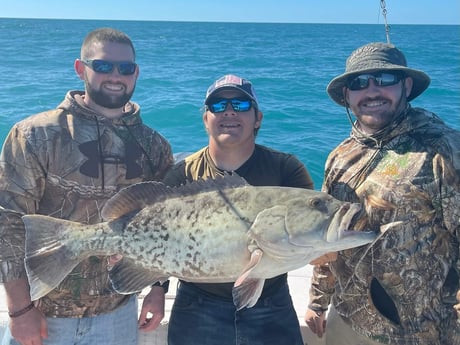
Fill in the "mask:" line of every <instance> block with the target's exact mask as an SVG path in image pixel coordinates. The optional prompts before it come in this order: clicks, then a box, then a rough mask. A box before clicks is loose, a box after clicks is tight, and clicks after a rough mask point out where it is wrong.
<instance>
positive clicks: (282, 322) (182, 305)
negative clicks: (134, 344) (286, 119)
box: [163, 75, 313, 345]
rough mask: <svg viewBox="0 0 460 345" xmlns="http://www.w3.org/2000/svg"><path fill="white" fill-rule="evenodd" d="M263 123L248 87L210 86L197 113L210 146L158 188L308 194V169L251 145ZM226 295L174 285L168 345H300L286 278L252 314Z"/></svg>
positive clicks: (209, 287)
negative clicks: (201, 185) (205, 182)
mask: <svg viewBox="0 0 460 345" xmlns="http://www.w3.org/2000/svg"><path fill="white" fill-rule="evenodd" d="M262 117H263V115H262V112H261V111H260V110H259V104H258V101H257V97H256V93H255V91H254V88H253V86H252V83H251V82H250V81H248V80H246V79H242V78H240V77H238V76H235V75H225V76H223V77H221V78H220V79H218V80H216V81H215V82H214V83H213V84H212V85H211V86H210V87H209V89H208V90H207V93H206V99H205V109H204V113H203V122H204V125H205V128H206V131H207V133H208V135H209V143H208V146H206V147H204V148H202V149H201V150H199V151H198V152H196V153H193V154H191V155H190V156H188V157H186V158H185V159H184V160H182V161H180V162H178V163H177V164H176V165H175V166H174V167H173V168H172V169H171V170H170V171H169V172H168V174H167V175H166V177H165V178H164V180H163V181H164V182H165V183H166V184H167V185H169V186H178V185H181V184H184V183H186V182H187V181H189V182H191V181H194V180H197V179H200V178H203V179H207V178H214V177H216V176H219V175H220V176H222V175H224V174H228V173H230V174H232V173H236V174H238V175H240V176H242V177H243V178H245V179H246V181H247V182H248V183H249V184H251V185H255V186H286V187H297V188H309V189H313V182H312V179H311V177H310V175H309V173H308V171H307V169H306V168H305V166H304V165H303V164H302V163H301V162H300V161H299V160H298V159H297V158H296V157H295V156H293V155H291V154H287V153H283V152H279V151H276V150H273V149H270V148H267V147H264V146H261V145H258V144H256V143H255V139H256V135H257V132H258V130H259V128H260V125H261V122H262ZM305 264H307V263H305ZM232 287H233V283H219V284H214V283H212V284H210V283H190V282H184V281H180V284H179V287H178V290H177V295H176V299H175V301H174V305H173V309H172V312H171V317H170V321H169V328H168V344H169V345H183V344H187V345H215V344H220V345H235V344H239V345H243V344H251V345H254V344H264V345H267V344H276V345H279V344H289V345H302V344H303V341H302V336H301V333H300V327H299V322H298V319H297V316H296V312H295V310H294V307H293V304H292V299H291V296H290V294H289V288H288V284H287V274H283V275H280V276H277V277H274V278H271V279H268V280H266V281H265V285H264V289H263V292H262V295H261V297H260V299H259V301H258V302H257V303H256V305H254V306H253V307H252V308H243V309H241V310H237V309H236V307H235V306H234V304H233V299H232Z"/></svg>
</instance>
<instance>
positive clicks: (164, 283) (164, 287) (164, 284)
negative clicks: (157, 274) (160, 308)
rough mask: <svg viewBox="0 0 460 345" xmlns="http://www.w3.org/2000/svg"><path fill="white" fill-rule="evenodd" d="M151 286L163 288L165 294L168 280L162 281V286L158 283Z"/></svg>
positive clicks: (167, 288)
mask: <svg viewBox="0 0 460 345" xmlns="http://www.w3.org/2000/svg"><path fill="white" fill-rule="evenodd" d="M152 286H161V287H162V288H163V290H164V291H165V293H167V292H168V290H169V280H166V281H164V282H163V284H162V283H161V282H159V281H158V282H156V283H155V284H153V285H152Z"/></svg>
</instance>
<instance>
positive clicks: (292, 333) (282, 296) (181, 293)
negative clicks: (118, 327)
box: [168, 284, 303, 345]
mask: <svg viewBox="0 0 460 345" xmlns="http://www.w3.org/2000/svg"><path fill="white" fill-rule="evenodd" d="M168 344H169V345H303V341H302V335H301V333H300V326H299V321H298V319H297V315H296V312H295V310H294V307H293V305H292V299H291V295H290V294H289V287H288V285H287V284H285V285H284V286H283V287H282V288H281V289H280V290H279V291H277V292H276V293H275V294H274V295H272V296H268V297H265V298H261V299H259V301H258V302H257V303H256V305H255V306H254V307H252V308H243V309H241V310H240V311H236V309H235V306H234V305H233V302H232V301H230V300H224V299H222V298H219V297H216V296H213V295H210V294H207V293H204V292H203V291H201V290H199V289H197V288H196V287H194V286H193V285H190V284H187V285H186V284H180V285H179V288H178V290H177V295H176V299H175V301H174V305H173V308H172V311H171V317H170V319H169V327H168Z"/></svg>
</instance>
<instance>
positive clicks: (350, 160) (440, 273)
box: [310, 107, 460, 345]
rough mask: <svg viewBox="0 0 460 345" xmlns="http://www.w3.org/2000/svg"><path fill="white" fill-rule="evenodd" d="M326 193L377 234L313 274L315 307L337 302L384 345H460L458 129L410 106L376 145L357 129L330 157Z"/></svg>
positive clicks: (312, 305) (352, 322)
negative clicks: (348, 205)
mask: <svg viewBox="0 0 460 345" xmlns="http://www.w3.org/2000/svg"><path fill="white" fill-rule="evenodd" d="M323 190H324V191H325V192H328V193H330V194H331V195H333V196H335V197H336V198H338V199H341V200H346V201H353V202H357V201H360V202H362V203H363V204H364V206H365V209H366V213H367V216H368V220H367V224H364V225H361V227H362V228H365V229H370V230H374V231H377V232H379V233H380V236H379V238H378V239H377V240H376V241H375V242H374V243H373V244H371V245H368V246H363V247H359V248H355V249H350V250H346V251H342V252H340V253H339V256H338V259H337V261H335V262H332V263H330V264H329V266H327V265H325V266H317V267H315V268H314V273H313V280H312V287H311V289H310V308H312V309H314V310H315V309H316V310H318V309H323V310H325V309H327V306H328V304H329V302H330V301H331V297H332V303H333V305H334V306H335V308H336V309H337V311H338V313H339V314H340V315H341V316H342V317H343V318H344V320H345V321H346V322H347V323H349V324H350V325H351V326H352V328H353V329H354V330H355V331H356V332H358V333H360V334H362V335H364V336H367V337H369V338H371V339H373V340H375V341H377V342H380V343H382V344H399V345H403V344H404V345H409V344H410V345H441V344H442V345H444V344H451V345H454V344H460V325H459V323H458V322H457V321H456V314H455V305H456V304H458V303H460V301H456V294H457V292H458V291H459V272H460V261H459V240H460V132H458V131H455V130H453V129H450V128H449V127H447V126H446V125H445V124H444V123H443V122H442V121H441V120H440V119H439V118H438V117H436V116H435V115H434V114H432V113H429V112H427V111H425V110H423V109H415V108H414V109H413V108H410V107H408V109H407V111H406V112H404V113H403V114H402V115H401V116H400V117H399V118H398V119H397V120H395V122H394V123H393V124H392V126H390V127H389V128H386V129H385V130H384V132H382V133H377V134H376V135H374V136H373V137H372V138H369V137H363V136H361V135H360V133H359V131H357V130H356V129H354V130H353V132H352V134H351V136H350V138H348V139H346V140H345V141H343V142H342V143H341V144H340V145H339V146H338V147H337V148H336V149H335V150H333V152H331V154H330V155H329V157H328V160H327V163H326V171H325V182H324V185H323ZM331 273H333V274H331ZM331 331H333V330H328V336H340V335H335V334H331V333H330V332H331Z"/></svg>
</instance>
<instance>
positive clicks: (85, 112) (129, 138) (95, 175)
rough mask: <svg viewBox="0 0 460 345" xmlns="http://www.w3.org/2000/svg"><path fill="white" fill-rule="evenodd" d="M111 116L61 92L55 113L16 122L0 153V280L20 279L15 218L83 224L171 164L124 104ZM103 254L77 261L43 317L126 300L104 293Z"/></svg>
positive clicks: (102, 308) (46, 300) (164, 147)
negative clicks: (127, 189) (37, 216)
mask: <svg viewBox="0 0 460 345" xmlns="http://www.w3.org/2000/svg"><path fill="white" fill-rule="evenodd" d="M125 112H126V114H125V115H123V116H122V117H121V118H119V119H113V120H110V119H107V118H105V117H104V116H101V115H98V114H95V113H94V112H93V111H92V110H90V109H88V108H86V107H85V105H84V103H83V100H82V92H79V91H71V92H69V93H68V94H67V95H66V97H65V99H64V101H63V102H62V103H61V104H60V105H59V106H58V108H57V109H54V110H50V111H46V112H43V113H40V114H36V115H34V116H31V117H29V118H26V119H25V120H22V121H20V122H18V123H17V124H16V125H14V127H13V128H12V129H11V131H10V132H9V134H8V136H7V138H6V140H5V143H4V146H3V150H2V153H1V156H0V206H1V208H0V220H1V223H0V261H1V275H0V278H1V280H2V281H9V280H13V279H18V278H22V277H25V272H24V271H25V270H24V265H23V256H24V249H23V248H24V233H25V231H24V226H23V224H22V221H21V218H20V215H21V214H34V213H37V214H44V215H49V216H53V217H57V218H62V219H69V220H73V221H77V222H83V223H87V224H94V223H98V222H100V221H102V219H101V216H100V211H101V209H102V207H103V206H104V204H105V202H106V200H108V199H109V198H110V197H111V196H113V195H114V194H115V193H116V192H117V191H118V190H120V189H121V188H123V187H126V186H128V185H131V184H133V183H136V182H141V181H145V180H161V179H162V178H163V176H164V175H165V174H166V171H167V170H168V169H169V168H170V166H172V163H173V159H172V152H171V147H170V145H169V143H168V142H167V141H166V140H165V139H164V138H163V137H162V136H161V135H160V134H159V133H157V132H156V131H154V130H152V129H151V128H149V127H147V126H146V125H144V124H143V123H142V120H141V117H140V109H139V106H138V105H137V104H135V103H130V104H128V105H127V106H126V107H125ZM106 266H107V260H106V258H105V257H90V258H89V259H87V260H85V261H84V262H82V263H81V264H80V265H79V266H77V268H75V270H74V271H73V272H72V273H71V274H70V275H69V276H68V277H67V278H66V279H65V280H64V281H63V282H62V284H61V285H60V286H58V287H57V288H56V289H55V290H53V291H52V292H51V293H49V294H48V295H47V296H45V297H43V298H42V299H41V300H40V301H39V303H38V304H39V308H40V309H41V310H42V311H43V312H44V313H45V315H47V316H56V317H83V316H85V317H86V316H92V315H97V314H101V313H106V312H109V311H111V310H113V309H115V308H116V307H117V306H119V305H121V304H122V303H124V301H125V300H126V298H127V297H126V296H121V295H117V294H116V293H114V291H113V290H112V288H111V285H110V282H109V280H108V275H107V267H106Z"/></svg>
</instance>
